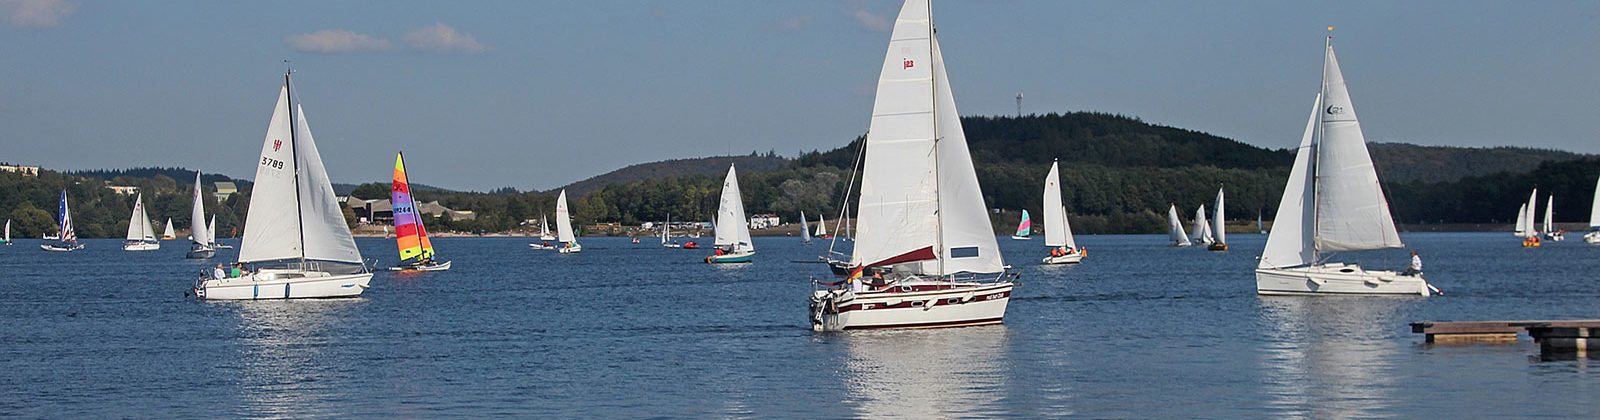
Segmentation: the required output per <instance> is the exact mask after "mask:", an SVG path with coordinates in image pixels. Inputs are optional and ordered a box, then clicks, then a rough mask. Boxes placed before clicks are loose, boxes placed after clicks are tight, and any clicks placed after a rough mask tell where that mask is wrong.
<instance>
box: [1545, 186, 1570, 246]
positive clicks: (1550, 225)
mask: <svg viewBox="0 0 1600 420" xmlns="http://www.w3.org/2000/svg"><path fill="white" fill-rule="evenodd" d="M1547 200H1548V201H1546V202H1545V205H1544V238H1545V239H1549V240H1552V241H1556V242H1561V241H1564V240H1566V239H1567V238H1566V234H1565V233H1563V232H1561V231H1558V230H1556V195H1555V194H1551V195H1550V197H1547Z"/></svg>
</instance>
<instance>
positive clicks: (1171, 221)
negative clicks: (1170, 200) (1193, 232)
mask: <svg viewBox="0 0 1600 420" xmlns="http://www.w3.org/2000/svg"><path fill="white" fill-rule="evenodd" d="M1167 237H1168V238H1170V239H1172V246H1180V247H1181V246H1190V245H1194V243H1192V242H1189V234H1188V233H1187V232H1184V231H1183V221H1182V220H1178V205H1176V204H1169V205H1167Z"/></svg>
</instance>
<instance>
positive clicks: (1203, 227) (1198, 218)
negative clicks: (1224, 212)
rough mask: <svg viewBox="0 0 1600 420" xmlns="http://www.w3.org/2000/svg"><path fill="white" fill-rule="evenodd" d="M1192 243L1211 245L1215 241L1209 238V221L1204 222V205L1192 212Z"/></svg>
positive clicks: (1213, 238)
mask: <svg viewBox="0 0 1600 420" xmlns="http://www.w3.org/2000/svg"><path fill="white" fill-rule="evenodd" d="M1194 241H1195V242H1197V243H1199V244H1201V245H1211V243H1213V242H1216V241H1217V239H1216V238H1215V237H1212V236H1211V221H1209V220H1206V205H1205V204H1201V205H1200V208H1198V209H1195V210H1194Z"/></svg>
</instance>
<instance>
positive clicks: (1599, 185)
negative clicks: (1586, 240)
mask: <svg viewBox="0 0 1600 420" xmlns="http://www.w3.org/2000/svg"><path fill="white" fill-rule="evenodd" d="M1589 228H1590V229H1600V178H1597V179H1595V180H1594V203H1592V204H1590V205H1589Z"/></svg>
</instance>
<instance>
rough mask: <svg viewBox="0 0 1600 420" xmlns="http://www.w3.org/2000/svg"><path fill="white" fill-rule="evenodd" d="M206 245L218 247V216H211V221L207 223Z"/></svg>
mask: <svg viewBox="0 0 1600 420" xmlns="http://www.w3.org/2000/svg"><path fill="white" fill-rule="evenodd" d="M206 245H210V246H217V215H215V214H213V215H211V221H209V222H206Z"/></svg>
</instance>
